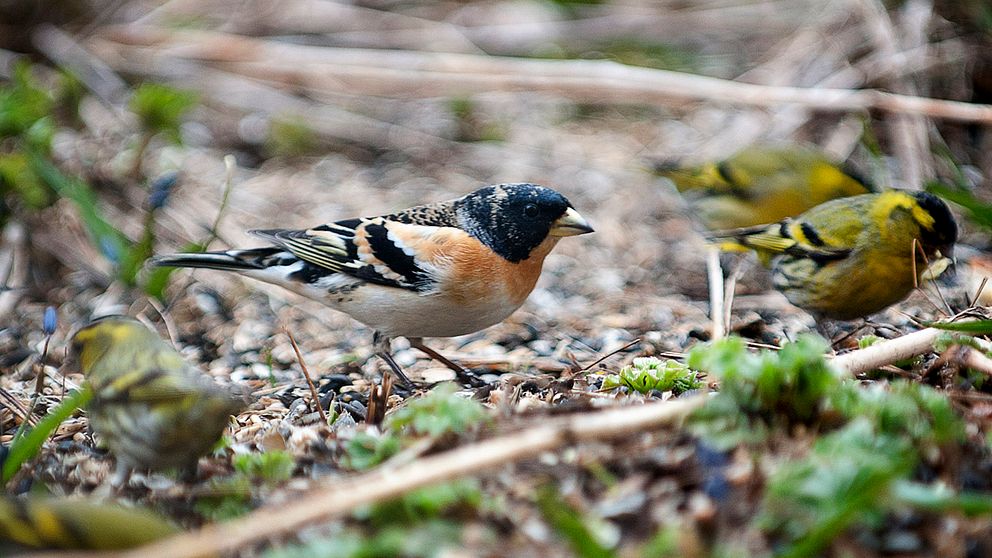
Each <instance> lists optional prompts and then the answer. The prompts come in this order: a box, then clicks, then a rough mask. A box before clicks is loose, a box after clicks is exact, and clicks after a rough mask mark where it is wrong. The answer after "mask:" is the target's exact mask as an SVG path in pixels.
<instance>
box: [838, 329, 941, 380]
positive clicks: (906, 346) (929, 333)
mask: <svg viewBox="0 0 992 558" xmlns="http://www.w3.org/2000/svg"><path fill="white" fill-rule="evenodd" d="M942 333H946V332H945V331H944V330H941V329H936V328H932V327H930V328H927V329H921V330H920V331H914V332H913V333H909V334H907V335H903V336H902V337H898V338H896V339H889V340H886V341H881V342H879V343H875V344H874V345H871V346H870V347H865V348H864V349H860V350H857V351H852V352H850V353H846V354H843V355H839V356H837V357H835V358H834V359H833V364H834V365H835V366H837V367H838V368H840V369H842V370H845V371H846V372H847V373H848V374H851V375H855V374H861V373H863V372H868V371H869V370H875V369H876V368H878V367H880V366H884V365H886V364H892V363H893V362H898V361H900V360H904V359H907V358H911V357H914V356H916V355H920V354H923V353H925V352H927V351H929V350H931V349H932V348H933V343H934V341H936V340H937V337H939V336H940V335H941V334H942Z"/></svg>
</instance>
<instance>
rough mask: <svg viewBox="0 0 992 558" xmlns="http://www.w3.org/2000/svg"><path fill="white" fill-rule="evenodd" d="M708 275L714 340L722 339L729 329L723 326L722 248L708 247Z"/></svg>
mask: <svg viewBox="0 0 992 558" xmlns="http://www.w3.org/2000/svg"><path fill="white" fill-rule="evenodd" d="M706 277H707V279H708V280H709V285H710V321H712V322H713V340H717V339H720V338H721V337H723V336H724V335H726V333H727V331H726V330H725V329H724V327H723V315H724V311H723V300H724V298H723V297H724V286H723V269H722V268H721V267H720V249H719V248H717V247H716V246H707V247H706Z"/></svg>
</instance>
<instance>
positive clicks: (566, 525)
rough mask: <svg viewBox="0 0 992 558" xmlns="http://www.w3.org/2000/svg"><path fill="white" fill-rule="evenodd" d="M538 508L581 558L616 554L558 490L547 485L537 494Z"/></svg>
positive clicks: (607, 556) (595, 557) (603, 557)
mask: <svg viewBox="0 0 992 558" xmlns="http://www.w3.org/2000/svg"><path fill="white" fill-rule="evenodd" d="M537 506H538V509H540V510H541V515H542V516H544V520H545V521H547V522H548V524H549V525H551V528H552V529H554V530H555V532H556V533H557V534H558V535H559V536H560V537H561V538H563V539H565V541H566V542H567V543H568V544H569V546H571V547H572V551H573V552H574V553H575V555H576V556H579V557H580V558H609V557H611V556H614V553H613V552H612V551H611V550H610V549H608V548H606V547H605V546H603V545H602V544H601V543H600V542H599V541H598V540H596V537H594V536H593V534H592V531H590V530H589V527H588V526H586V523H585V521H584V520H583V518H582V516H581V515H580V514H579V512H578V511H577V510H576V509H575V508H574V507H572V506H571V505H570V504H569V503H568V502H566V501H565V500H564V499H563V498H562V497H561V494H559V493H558V489H557V488H555V487H554V486H553V485H545V486H543V487H542V488H541V489H540V490H538V493H537Z"/></svg>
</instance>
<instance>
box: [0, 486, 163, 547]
mask: <svg viewBox="0 0 992 558" xmlns="http://www.w3.org/2000/svg"><path fill="white" fill-rule="evenodd" d="M178 531H179V529H178V528H176V527H175V526H174V525H173V524H172V523H170V522H169V521H168V520H166V519H165V518H163V517H161V516H159V515H158V514H155V513H152V512H151V511H148V510H146V509H142V508H134V507H128V508H125V507H122V506H116V505H112V504H104V503H96V502H89V501H85V500H70V499H68V498H59V499H55V498H38V497H34V496H31V497H29V498H27V499H21V498H11V497H0V543H2V542H3V541H11V542H14V543H17V544H18V545H21V546H26V547H31V548H62V549H71V550H116V549H124V548H132V547H135V546H140V545H142V544H145V543H149V542H151V541H154V540H156V539H160V538H162V537H166V536H168V535H172V534H175V533H177V532H178ZM3 550H4V547H3V545H2V544H0V554H3Z"/></svg>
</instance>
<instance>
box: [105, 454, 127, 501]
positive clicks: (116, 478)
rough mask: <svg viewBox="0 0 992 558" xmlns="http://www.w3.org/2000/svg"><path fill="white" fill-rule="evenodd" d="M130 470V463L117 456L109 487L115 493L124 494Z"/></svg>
mask: <svg viewBox="0 0 992 558" xmlns="http://www.w3.org/2000/svg"><path fill="white" fill-rule="evenodd" d="M131 471H132V468H131V465H129V464H127V463H124V462H123V461H121V459H120V458H119V457H118V458H117V464H116V465H115V466H114V473H113V475H112V476H111V477H110V488H111V489H112V490H113V491H114V493H115V494H117V495H121V494H124V490H125V489H126V488H127V484H128V482H129V481H130V480H131Z"/></svg>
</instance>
